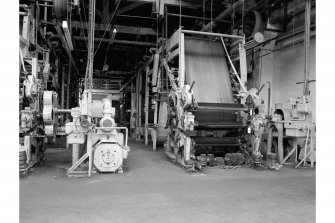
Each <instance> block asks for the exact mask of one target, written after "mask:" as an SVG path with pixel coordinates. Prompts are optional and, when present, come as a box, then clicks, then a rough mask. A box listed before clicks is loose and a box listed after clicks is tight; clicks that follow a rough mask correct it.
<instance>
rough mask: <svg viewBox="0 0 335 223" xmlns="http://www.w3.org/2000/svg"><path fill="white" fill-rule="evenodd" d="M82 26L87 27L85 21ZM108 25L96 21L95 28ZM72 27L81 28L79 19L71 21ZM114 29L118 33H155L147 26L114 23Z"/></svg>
mask: <svg viewBox="0 0 335 223" xmlns="http://www.w3.org/2000/svg"><path fill="white" fill-rule="evenodd" d="M83 25H84V27H85V28H87V27H88V24H87V23H86V22H84V23H83ZM107 27H108V24H107V23H101V24H99V23H96V24H95V30H100V31H105V30H106V29H107ZM72 28H76V29H81V28H82V26H81V24H80V22H79V21H72ZM110 28H111V26H109V27H108V29H107V32H109V31H110ZM114 29H116V31H117V32H118V33H126V34H134V35H154V36H156V35H157V33H156V31H155V30H154V29H152V28H147V27H136V26H123V25H114Z"/></svg>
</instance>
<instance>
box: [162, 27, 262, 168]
mask: <svg viewBox="0 0 335 223" xmlns="http://www.w3.org/2000/svg"><path fill="white" fill-rule="evenodd" d="M190 35H192V36H190ZM204 37H205V38H204ZM225 39H226V40H225ZM229 39H230V40H234V41H237V45H238V47H239V66H240V71H241V74H240V75H239V74H238V73H237V71H236V69H235V67H234V64H233V62H232V61H231V59H230V56H229V54H228V50H227V48H226V45H225V44H226V43H227V40H229ZM235 44H236V43H235ZM243 44H244V38H243V37H241V36H233V35H225V34H218V33H208V32H197V31H189V30H182V29H179V30H178V31H177V32H175V33H174V34H173V35H172V36H171V38H170V39H168V40H167V42H166V44H165V47H164V49H163V50H162V56H161V58H162V66H161V67H162V68H163V71H162V72H164V73H165V74H166V75H167V76H168V78H169V81H170V85H171V91H170V94H169V97H168V118H167V126H168V127H169V128H170V133H169V134H168V137H167V146H166V155H167V156H168V157H169V158H171V159H172V160H174V161H175V162H177V163H179V164H180V165H182V166H183V167H185V168H186V169H187V170H189V171H195V170H196V169H201V168H202V167H203V166H206V163H207V161H208V157H212V158H213V157H215V156H217V157H223V156H225V155H226V154H227V153H236V152H239V151H243V152H244V153H246V154H247V155H250V156H251V157H253V160H254V163H256V164H259V163H260V160H261V154H260V152H259V135H260V134H259V133H258V131H259V128H260V126H262V125H264V120H265V119H264V118H263V116H262V115H261V112H262V111H263V109H261V108H262V100H261V99H260V97H259V96H258V94H257V90H256V89H250V90H249V91H248V90H247V89H246V86H245V84H246V58H245V51H244V48H243V47H244V46H243ZM176 58H178V59H179V60H176ZM227 60H228V61H229V63H230V66H231V71H232V72H229V71H228V67H227Z"/></svg>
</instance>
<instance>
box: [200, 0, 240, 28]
mask: <svg viewBox="0 0 335 223" xmlns="http://www.w3.org/2000/svg"><path fill="white" fill-rule="evenodd" d="M243 3H244V0H238V1H237V2H235V3H234V4H233V5H231V6H230V7H229V8H227V9H226V10H224V11H223V12H222V13H221V14H220V15H218V16H217V17H216V18H215V20H224V19H225V18H227V17H229V16H230V15H231V14H232V13H233V11H234V10H236V8H238V7H241V6H242V5H243ZM216 26H217V22H216V21H212V22H209V23H208V24H207V25H206V26H204V27H203V28H202V29H201V30H200V31H203V32H208V31H210V30H211V29H213V28H215V27H216Z"/></svg>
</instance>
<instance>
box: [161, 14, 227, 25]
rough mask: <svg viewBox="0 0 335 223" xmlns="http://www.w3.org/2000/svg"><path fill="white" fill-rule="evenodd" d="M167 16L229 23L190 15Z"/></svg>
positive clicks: (223, 21)
mask: <svg viewBox="0 0 335 223" xmlns="http://www.w3.org/2000/svg"><path fill="white" fill-rule="evenodd" d="M167 15H170V16H175V17H180V16H181V17H184V18H190V19H201V20H207V21H215V22H222V23H231V21H229V20H221V19H211V18H203V17H200V16H190V15H180V14H175V13H167Z"/></svg>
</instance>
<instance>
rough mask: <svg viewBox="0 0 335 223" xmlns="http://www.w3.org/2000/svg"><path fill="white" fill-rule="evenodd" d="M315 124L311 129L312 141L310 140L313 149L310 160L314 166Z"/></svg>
mask: <svg viewBox="0 0 335 223" xmlns="http://www.w3.org/2000/svg"><path fill="white" fill-rule="evenodd" d="M314 148H315V125H313V126H312V129H311V141H310V150H312V152H311V156H310V161H311V167H312V168H313V167H314V162H315V150H314Z"/></svg>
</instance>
